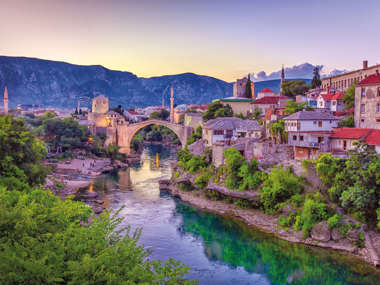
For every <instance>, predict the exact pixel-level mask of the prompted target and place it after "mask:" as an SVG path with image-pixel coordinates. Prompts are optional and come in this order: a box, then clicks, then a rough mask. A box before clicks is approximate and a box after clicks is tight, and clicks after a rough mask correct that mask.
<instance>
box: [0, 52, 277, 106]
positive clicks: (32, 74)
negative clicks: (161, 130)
mask: <svg viewBox="0 0 380 285" xmlns="http://www.w3.org/2000/svg"><path fill="white" fill-rule="evenodd" d="M5 86H7V87H8V94H9V103H10V106H11V107H15V106H16V105H17V104H42V105H44V106H49V107H62V108H73V107H75V106H76V105H77V102H78V100H81V105H82V106H83V105H86V106H90V104H89V103H90V101H91V99H92V98H93V97H95V96H97V95H99V94H105V95H106V96H107V97H109V98H110V105H111V106H117V105H119V104H120V105H122V106H123V107H124V108H134V107H146V106H151V105H160V104H161V102H162V98H164V100H165V104H166V105H168V104H169V96H170V87H171V86H172V87H173V90H174V98H175V103H176V104H190V103H192V104H199V103H204V102H211V101H212V100H214V99H217V98H224V97H230V96H232V93H233V90H232V89H233V87H232V86H233V84H232V83H229V82H226V81H223V80H220V79H217V78H213V77H209V76H203V75H197V74H194V73H183V74H177V75H165V76H157V77H151V78H143V77H137V76H136V75H134V74H133V73H131V72H125V71H116V70H110V69H107V68H105V67H103V66H101V65H91V66H83V65H74V64H69V63H65V62H58V61H51V60H42V59H37V58H27V57H7V56H0V88H1V89H0V90H1V91H0V93H1V95H0V98H2V93H3V90H4V87H5ZM255 86H256V87H255V93H257V92H258V91H259V90H261V89H264V88H266V87H268V88H271V89H272V90H273V91H275V92H278V91H279V89H280V80H279V79H275V80H268V81H262V82H255ZM0 101H2V100H0Z"/></svg>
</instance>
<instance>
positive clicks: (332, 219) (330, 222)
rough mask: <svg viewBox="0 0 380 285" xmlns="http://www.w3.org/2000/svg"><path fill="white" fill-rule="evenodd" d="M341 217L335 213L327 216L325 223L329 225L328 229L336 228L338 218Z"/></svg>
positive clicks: (338, 221) (338, 222)
mask: <svg viewBox="0 0 380 285" xmlns="http://www.w3.org/2000/svg"><path fill="white" fill-rule="evenodd" d="M341 219H342V216H340V215H338V214H335V215H334V216H332V217H330V218H328V220H327V224H328V225H329V228H330V229H333V228H337V227H338V226H339V224H340V220H341Z"/></svg>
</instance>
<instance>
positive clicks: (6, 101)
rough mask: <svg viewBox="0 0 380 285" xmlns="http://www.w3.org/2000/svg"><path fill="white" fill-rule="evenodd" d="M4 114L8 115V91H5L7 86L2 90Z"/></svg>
mask: <svg viewBox="0 0 380 285" xmlns="http://www.w3.org/2000/svg"><path fill="white" fill-rule="evenodd" d="M4 114H5V115H8V90H7V86H5V90H4Z"/></svg>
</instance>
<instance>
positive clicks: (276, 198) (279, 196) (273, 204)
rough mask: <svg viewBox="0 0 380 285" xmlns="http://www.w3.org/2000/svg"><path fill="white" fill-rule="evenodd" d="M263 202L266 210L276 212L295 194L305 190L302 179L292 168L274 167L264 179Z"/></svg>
mask: <svg viewBox="0 0 380 285" xmlns="http://www.w3.org/2000/svg"><path fill="white" fill-rule="evenodd" d="M261 191H262V195H261V202H262V204H263V207H264V209H265V211H266V212H268V213H274V212H276V211H277V210H279V209H280V208H281V207H282V206H283V205H282V203H284V202H286V201H287V200H289V199H290V198H291V197H292V196H293V195H295V194H300V193H301V192H302V191H303V186H302V182H301V180H300V179H299V178H298V177H296V176H295V175H294V174H293V173H292V171H291V169H289V168H288V169H283V168H282V167H279V168H275V169H273V170H272V171H271V172H270V173H269V174H268V177H267V178H266V179H265V181H264V185H263V188H262V189H261Z"/></svg>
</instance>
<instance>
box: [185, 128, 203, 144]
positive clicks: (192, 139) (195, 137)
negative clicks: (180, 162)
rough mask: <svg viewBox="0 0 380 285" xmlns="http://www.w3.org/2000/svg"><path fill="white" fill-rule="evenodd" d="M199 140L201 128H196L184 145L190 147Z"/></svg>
mask: <svg viewBox="0 0 380 285" xmlns="http://www.w3.org/2000/svg"><path fill="white" fill-rule="evenodd" d="M201 138H202V127H201V126H198V127H197V128H196V130H195V132H194V133H191V135H190V137H189V138H188V139H187V142H186V145H190V144H192V143H194V142H195V141H197V140H199V139H201Z"/></svg>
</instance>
